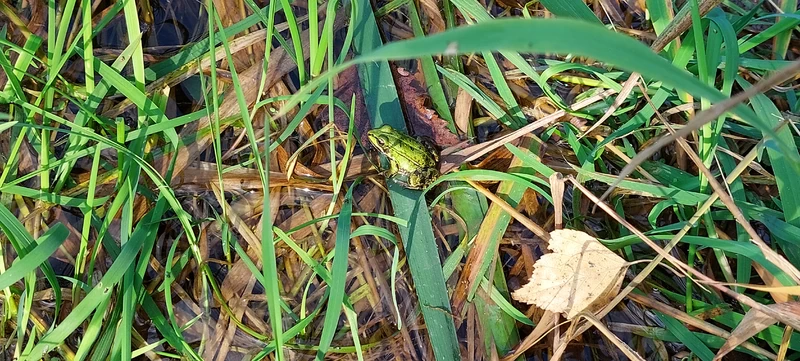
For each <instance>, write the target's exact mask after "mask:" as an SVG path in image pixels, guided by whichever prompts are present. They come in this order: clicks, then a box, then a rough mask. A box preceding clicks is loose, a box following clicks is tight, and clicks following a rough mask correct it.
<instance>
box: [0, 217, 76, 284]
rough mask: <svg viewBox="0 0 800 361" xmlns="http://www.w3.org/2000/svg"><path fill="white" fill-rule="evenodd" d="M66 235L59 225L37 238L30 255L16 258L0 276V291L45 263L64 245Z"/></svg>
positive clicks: (64, 228) (63, 228)
mask: <svg viewBox="0 0 800 361" xmlns="http://www.w3.org/2000/svg"><path fill="white" fill-rule="evenodd" d="M68 235H69V230H68V229H67V227H64V225H63V224H61V223H58V224H56V225H55V226H53V227H51V228H50V229H48V230H47V232H45V233H44V234H43V235H42V236H41V237H39V239H38V241H37V242H36V243H37V246H36V247H35V248H34V249H33V250H32V251H31V252H30V253H28V254H27V255H25V257H20V258H18V259H17V261H16V262H14V264H13V265H11V267H10V268H9V269H7V270H6V271H5V272H3V273H2V274H0V289H3V288H6V287H8V286H11V285H12V284H14V282H17V281H19V280H20V279H22V277H25V275H27V274H29V273H31V272H33V271H34V270H35V269H36V268H38V267H39V266H40V265H41V264H42V263H44V262H45V261H47V258H49V257H50V255H52V254H53V252H55V251H56V250H57V249H58V246H60V245H61V244H62V243H64V240H66V239H67V236H68Z"/></svg>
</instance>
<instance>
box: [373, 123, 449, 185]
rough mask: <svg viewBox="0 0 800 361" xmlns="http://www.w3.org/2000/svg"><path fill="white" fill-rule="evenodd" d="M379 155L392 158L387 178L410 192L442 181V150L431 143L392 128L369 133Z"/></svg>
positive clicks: (378, 129)
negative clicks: (440, 166)
mask: <svg viewBox="0 0 800 361" xmlns="http://www.w3.org/2000/svg"><path fill="white" fill-rule="evenodd" d="M367 137H368V138H369V141H370V143H372V145H373V146H375V148H377V149H378V151H379V152H381V153H382V154H384V155H385V156H386V158H388V159H389V169H387V170H386V171H385V174H386V176H387V177H390V178H392V179H394V181H395V182H397V183H399V184H400V185H401V186H403V187H406V188H410V189H425V188H427V187H428V186H429V185H431V183H433V182H434V181H435V180H436V178H439V150H438V149H436V146H435V145H434V144H433V143H432V142H431V141H430V140H429V139H425V138H421V137H417V138H413V137H411V136H409V135H407V134H405V133H402V132H399V131H397V130H396V129H394V128H392V127H391V126H390V125H383V126H381V127H380V128H377V129H372V130H370V131H369V132H367Z"/></svg>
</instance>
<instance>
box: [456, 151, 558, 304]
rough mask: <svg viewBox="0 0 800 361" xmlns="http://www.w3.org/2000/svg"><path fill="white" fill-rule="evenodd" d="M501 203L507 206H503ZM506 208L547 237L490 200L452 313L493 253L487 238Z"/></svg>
mask: <svg viewBox="0 0 800 361" xmlns="http://www.w3.org/2000/svg"><path fill="white" fill-rule="evenodd" d="M532 141H533V140H531V139H530V138H523V142H522V143H523V144H522V146H523V147H525V148H527V147H529V146H530V145H531V142H532ZM521 164H522V163H521V161H520V160H519V159H516V158H515V159H512V161H511V166H512V167H515V166H520V165H521ZM478 190H479V191H484V192H485V194H487V196H488V197H490V199H492V198H495V199H496V198H498V197H497V196H496V195H495V194H494V193H492V192H489V191H486V189H485V188H483V187H480V189H478ZM503 205H505V206H507V207H505V208H504V207H503ZM506 208H511V209H512V210H513V211H514V212H515V213H516V214H517V215H518V216H520V219H523V220H526V222H527V224H526V226H531V227H533V228H534V229H537V231H534V232H536V233H537V234H542V235H543V236H544V237H547V238H545V239H548V238H549V234H548V233H547V231H545V230H544V229H542V228H541V227H539V225H537V224H535V223H534V222H532V221H531V220H530V219H529V218H527V217H525V216H524V215H522V214H521V213H519V212H517V211H516V209H513V207H510V206H508V203H506V202H505V201H502V204H501V203H496V202H492V205H491V206H490V207H489V210H488V211H487V212H486V216H485V217H484V219H483V223H481V227H480V228H479V229H478V234H477V235H475V241H474V243H473V245H472V247H471V248H470V250H469V254H467V260H466V262H465V264H464V269H463V270H462V271H461V275H460V276H459V282H458V283H457V286H456V289H455V290H454V291H453V296H452V306H453V314H455V315H460V314H461V312H462V309H463V306H464V302H465V301H466V299H467V297H468V293H469V292H470V290H472V288H473V284H474V282H475V281H476V280H479V279H480V278H481V277H479V274H478V273H479V272H480V269H481V265H482V264H484V262H485V259H486V256H487V254H490V253H491V254H494V252H489V251H488V247H489V243H490V242H489V240H490V238H491V237H494V229H495V224H496V223H497V219H498V218H499V217H500V216H501V215H502V214H503V212H504V211H505V209H506ZM531 223H533V224H531Z"/></svg>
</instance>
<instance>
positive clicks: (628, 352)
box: [553, 313, 644, 361]
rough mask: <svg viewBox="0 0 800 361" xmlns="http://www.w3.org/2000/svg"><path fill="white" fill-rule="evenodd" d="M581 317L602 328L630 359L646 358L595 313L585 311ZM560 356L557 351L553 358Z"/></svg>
mask: <svg viewBox="0 0 800 361" xmlns="http://www.w3.org/2000/svg"><path fill="white" fill-rule="evenodd" d="M581 317H582V318H584V319H585V320H586V321H588V322H589V323H591V324H592V325H593V326H594V327H595V328H596V329H598V330H600V333H602V334H603V336H605V337H606V339H607V340H609V341H611V343H612V344H614V346H616V347H617V349H618V350H619V351H622V353H623V354H625V356H628V359H629V360H633V361H644V358H642V356H641V355H639V354H638V353H636V351H634V350H633V349H631V347H630V346H628V344H627V343H625V342H622V340H620V339H619V337H617V335H615V334H614V333H613V332H611V330H609V329H608V327H606V325H604V324H603V323H602V322H600V320H599V319H598V318H596V317H594V315H591V314H586V313H584V314H582V315H581ZM575 324H576V323H573V325H575ZM559 358H560V355H558V354H557V353H554V354H553V360H558V359H559Z"/></svg>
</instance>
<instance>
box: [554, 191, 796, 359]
mask: <svg viewBox="0 0 800 361" xmlns="http://www.w3.org/2000/svg"><path fill="white" fill-rule="evenodd" d="M568 179H569V180H570V181H571V182H572V183H573V185H574V186H575V187H576V188H578V189H580V190H581V191H582V192H583V194H584V195H585V196H586V197H588V198H589V199H590V200H591V201H592V202H594V203H595V204H597V205H598V206H599V207H600V208H601V209H603V210H604V211H605V212H606V213H607V214H608V215H609V216H611V217H612V218H613V219H614V220H616V221H617V222H619V223H620V224H622V225H623V226H625V227H626V228H627V229H629V230H630V231H631V232H633V233H634V234H636V235H637V236H638V237H639V238H640V239H641V240H642V241H644V242H645V243H646V244H647V245H648V246H650V247H651V248H652V249H653V250H654V251H656V253H658V258H656V260H658V261H657V262H660V259H667V260H668V261H669V262H670V263H672V264H673V265H675V266H676V267H678V270H679V271H682V272H686V273H688V274H690V275H692V276H694V277H695V279H696V281H697V282H698V283H702V284H707V285H711V286H713V287H714V288H716V289H718V290H720V291H721V292H722V293H725V294H726V295H728V296H730V297H732V298H733V299H735V300H736V301H738V302H740V303H742V304H745V305H747V306H750V307H752V308H753V309H756V310H759V311H761V312H764V313H767V314H769V315H770V316H772V317H774V318H776V319H779V320H781V321H782V322H785V323H786V324H788V325H790V326H792V327H795V328H796V326H800V319H798V317H797V315H794V316H792V315H787V314H786V313H785V312H779V311H775V310H772V309H769V308H766V307H765V306H764V305H762V304H760V303H758V302H756V301H754V300H753V299H752V298H750V297H748V296H745V295H742V294H739V293H737V292H734V291H733V290H731V289H729V288H727V287H725V286H723V285H720V284H719V283H718V282H716V281H714V280H712V279H710V278H709V277H708V276H706V275H705V274H704V273H702V272H700V271H697V270H695V269H694V268H691V267H689V266H688V265H686V264H685V263H683V262H681V261H679V260H677V259H675V258H674V257H672V255H670V254H668V253H666V252H665V250H664V249H662V248H661V247H659V246H658V245H656V244H655V243H653V241H652V240H650V239H649V238H648V237H647V236H645V235H644V234H643V233H642V232H641V231H639V230H638V229H636V228H635V227H633V225H631V224H630V223H629V222H628V221H627V220H625V219H624V218H622V217H620V216H619V215H618V214H617V213H616V212H615V211H614V210H613V209H612V208H611V207H610V206H608V204H606V203H605V202H602V201H600V199H598V198H597V197H596V196H595V195H594V194H592V193H591V191H589V190H588V189H586V187H584V186H583V185H582V184H580V183H579V182H578V181H576V180H575V178H574V177H571V176H570V177H568ZM696 216H697V215H696ZM673 243H676V242H674V240H673V242H671V243H670V245H668V248H669V247H672V246H674V244H673ZM657 262H656V261H654V262H651V263H650V264H648V266H647V268H645V270H643V271H642V272H641V273H640V274H639V275H637V277H636V278H634V280H633V281H631V282H630V283H629V284H628V286H626V288H625V289H624V290H622V292H620V293H619V294H618V295H617V297H616V298H615V299H614V300H613V301H611V302H609V304H608V305H607V306H606V307H605V308H604V309H602V310H601V311H600V312H598V313H597V317H598V318H602V317H604V316H605V315H606V314H608V312H610V311H611V310H612V309H613V308H614V307H616V305H617V304H618V303H619V302H620V301H622V299H623V298H625V297H627V296H629V295H630V292H631V291H632V290H633V288H634V287H635V286H636V284H638V283H639V282H641V281H642V280H643V279H644V277H646V275H647V274H649V272H650V271H652V269H653V268H655V266H656V265H657ZM589 327H590V326H589V325H583V326H581V327H580V328H579V329H578V331H577V332H576V333H575V335H579V334H581V333H583V332H585V331H586V330H588V329H589ZM561 348H564V349H565V348H566V345H561V346H560V349H561ZM561 352H563V350H561Z"/></svg>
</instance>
